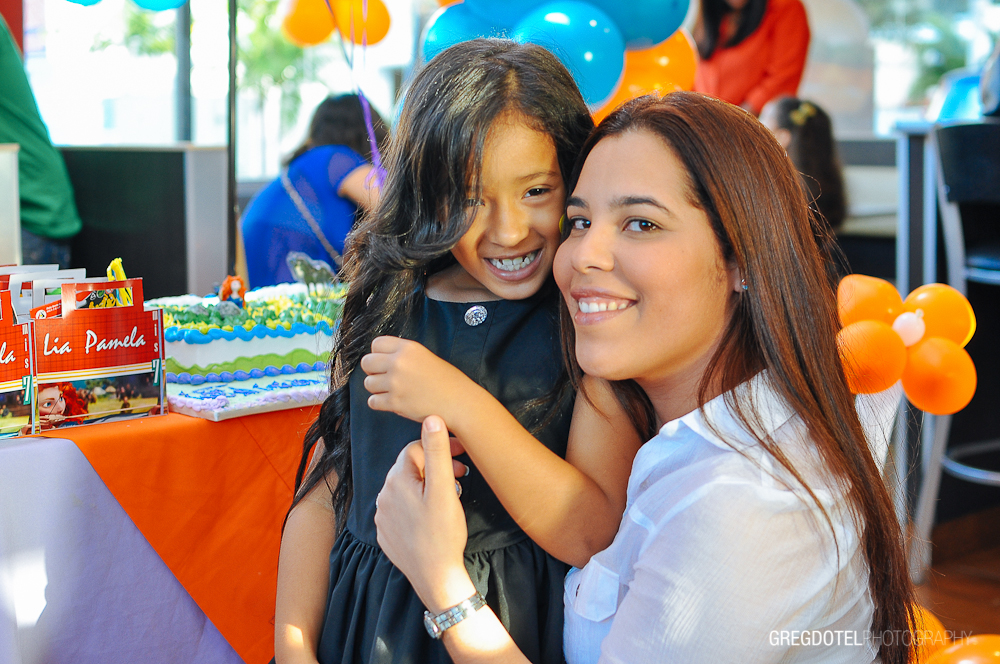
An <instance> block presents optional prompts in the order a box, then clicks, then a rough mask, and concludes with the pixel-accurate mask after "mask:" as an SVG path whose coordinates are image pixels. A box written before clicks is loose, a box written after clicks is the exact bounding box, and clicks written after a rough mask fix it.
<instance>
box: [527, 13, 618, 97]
mask: <svg viewBox="0 0 1000 664" xmlns="http://www.w3.org/2000/svg"><path fill="white" fill-rule="evenodd" d="M623 1H625V0H623ZM512 37H513V38H514V39H516V40H517V41H520V42H532V43H534V44H539V45H540V46H544V47H545V48H547V49H549V50H550V51H552V53H554V54H555V56H556V57H557V58H559V59H560V60H562V63H563V64H564V65H566V68H567V69H569V71H570V73H571V74H573V78H574V79H576V84H577V85H578V86H580V92H581V93H583V98H584V100H585V101H586V102H587V104H588V105H589V106H590V107H591V108H597V107H599V106H600V105H601V104H602V103H603V102H605V101H607V99H608V98H609V97H611V95H612V94H613V93H614V91H615V89H616V88H617V87H618V81H619V80H620V79H621V75H622V71H623V70H624V68H625V40H624V39H622V35H621V32H619V30H618V27H617V26H616V25H615V23H614V21H612V20H611V18H610V17H609V16H608V15H607V14H605V13H604V12H603V11H601V10H600V9H598V8H597V7H594V6H593V5H591V4H588V3H586V2H577V1H576V0H563V1H561V2H552V3H549V4H547V5H542V6H541V7H539V8H538V9H536V10H535V11H533V12H531V13H530V14H528V15H527V16H526V17H524V19H522V20H521V22H520V23H518V24H517V26H515V28H514V33H513V35H512Z"/></svg>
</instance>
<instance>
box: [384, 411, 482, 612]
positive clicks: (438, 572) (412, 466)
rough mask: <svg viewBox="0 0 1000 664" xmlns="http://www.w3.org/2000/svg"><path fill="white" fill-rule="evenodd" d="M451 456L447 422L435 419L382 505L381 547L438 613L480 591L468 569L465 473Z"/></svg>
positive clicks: (395, 474)
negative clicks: (459, 481) (458, 482)
mask: <svg viewBox="0 0 1000 664" xmlns="http://www.w3.org/2000/svg"><path fill="white" fill-rule="evenodd" d="M451 454H452V450H451V443H450V441H449V439H448V431H447V430H446V429H445V425H444V422H443V421H442V420H441V418H440V417H438V416H436V415H431V416H429V417H428V418H427V419H425V420H424V424H423V427H422V429H421V441H420V442H417V443H410V444H409V445H407V446H406V447H405V448H404V449H403V451H402V452H400V454H399V457H398V458H397V459H396V463H395V464H394V465H393V467H392V469H390V470H389V474H388V475H387V476H386V478H385V485H384V486H383V487H382V491H381V492H380V493H379V495H378V499H377V501H376V505H377V508H376V512H375V527H376V528H377V529H378V544H379V546H380V547H382V550H383V551H384V552H385V554H386V555H387V556H388V557H389V560H391V561H392V563H393V564H394V565H395V566H396V567H398V568H399V569H400V571H402V572H403V574H405V575H406V578H407V579H409V580H410V583H411V584H412V585H413V588H414V590H416V591H417V595H418V596H419V597H420V599H421V600H422V601H423V603H424V605H426V606H427V608H428V610H430V611H431V612H433V613H440V612H442V611H444V610H445V609H448V608H451V607H453V606H455V605H456V604H458V603H459V602H461V601H462V600H465V599H467V598H469V597H470V596H472V594H473V593H475V592H476V589H475V587H474V586H473V585H472V581H471V579H470V578H469V573H468V572H467V571H466V569H465V558H464V552H465V543H466V540H467V539H468V529H467V527H466V524H465V512H464V510H463V509H462V503H461V501H460V500H459V498H458V493H457V491H456V490H455V476H456V475H461V474H462V473H461V472H460V471H459V467H458V465H455V464H456V462H454V461H453V460H452V458H451ZM459 465H460V464H459Z"/></svg>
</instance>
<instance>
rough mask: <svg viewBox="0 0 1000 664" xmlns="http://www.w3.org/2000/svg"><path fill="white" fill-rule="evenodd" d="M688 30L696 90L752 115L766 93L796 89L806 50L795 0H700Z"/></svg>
mask: <svg viewBox="0 0 1000 664" xmlns="http://www.w3.org/2000/svg"><path fill="white" fill-rule="evenodd" d="M693 36H694V40H695V42H696V43H697V45H698V56H699V61H698V68H697V69H696V70H695V76H694V89H695V90H697V91H698V92H704V93H705V94H709V95H712V96H713V97H718V98H719V99H722V100H724V101H728V102H729V103H731V104H736V105H737V106H742V107H743V108H745V109H746V110H748V111H750V112H752V113H753V114H754V115H759V114H760V111H761V109H762V108H764V105H765V104H767V102H769V101H770V100H771V99H774V98H775V97H779V96H782V95H791V96H794V95H795V94H796V92H798V89H799V83H800V82H801V81H802V71H803V70H804V69H805V64H806V53H807V51H808V50H809V22H808V20H807V19H806V10H805V8H803V6H802V2H801V1H800V0H701V13H700V14H699V15H698V22H697V23H696V24H695V27H694V30H693Z"/></svg>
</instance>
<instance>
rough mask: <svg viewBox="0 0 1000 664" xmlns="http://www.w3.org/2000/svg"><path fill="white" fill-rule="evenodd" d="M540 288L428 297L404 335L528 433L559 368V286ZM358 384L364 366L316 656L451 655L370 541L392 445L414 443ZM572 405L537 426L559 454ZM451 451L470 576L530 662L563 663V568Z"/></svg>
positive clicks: (564, 401)
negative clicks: (515, 293)
mask: <svg viewBox="0 0 1000 664" xmlns="http://www.w3.org/2000/svg"><path fill="white" fill-rule="evenodd" d="M542 290H543V292H541V293H539V294H538V295H535V296H534V297H532V298H529V299H527V300H516V301H512V300H497V301H493V302H482V303H455V302H439V301H436V300H431V299H429V298H427V297H424V298H423V300H422V302H421V303H420V304H419V305H418V306H417V308H416V309H417V310H416V312H415V313H414V316H413V317H412V319H411V321H412V324H411V325H409V326H408V328H409V330H411V332H409V333H404V336H407V337H408V338H411V339H415V340H416V341H419V342H421V343H422V344H424V345H425V346H426V347H427V348H429V349H430V350H431V351H433V352H434V353H435V354H436V355H438V356H439V357H441V358H443V359H445V360H447V361H448V362H450V363H451V364H453V365H454V366H456V367H458V368H459V369H461V370H462V371H463V372H464V373H465V374H466V375H468V376H469V377H470V378H472V379H473V380H475V381H476V382H477V383H479V384H480V385H482V386H483V387H484V388H486V389H487V390H489V392H490V393H491V394H492V395H493V396H495V397H497V398H498V399H499V400H500V402H501V403H503V404H504V406H506V407H507V409H508V410H510V412H512V413H514V414H515V416H517V417H518V419H519V420H520V421H521V423H522V424H523V425H525V426H527V427H529V428H530V426H531V424H532V423H533V422H536V423H537V422H538V421H539V417H538V415H539V410H542V412H545V411H544V409H538V408H535V409H534V410H528V411H527V414H525V413H524V412H523V411H526V409H525V405H526V404H527V402H530V401H532V400H536V399H539V398H542V397H546V396H547V395H550V394H552V392H553V389H554V388H555V387H556V386H557V383H558V381H559V377H560V375H561V374H562V361H561V354H560V348H559V334H558V331H559V323H558V300H557V298H556V291H555V289H554V288H552V287H551V286H550V287H548V288H543V289H542ZM363 380H364V372H363V371H361V370H360V369H359V370H357V371H356V372H355V373H354V375H352V376H351V379H350V389H351V442H352V445H351V454H352V455H353V467H354V500H353V504H352V507H351V510H350V513H349V515H348V518H347V524H346V527H345V528H344V531H343V532H342V534H341V535H340V537H339V538H338V539H337V541H336V543H335V544H334V547H333V551H332V552H331V554H330V591H329V601H328V603H327V608H326V616H325V618H324V624H323V631H322V634H321V635H320V643H319V653H318V654H319V661H320V662H321V664H341V663H343V664H347V663H348V662H350V663H352V664H390V663H393V664H435V663H438V662H441V663H445V662H450V661H451V659H450V657H449V656H448V654H447V652H446V651H445V648H444V647H443V645H442V644H441V642H440V641H435V640H433V639H431V638H430V636H428V634H427V632H426V630H425V629H424V624H423V614H424V606H423V604H422V603H421V601H420V599H419V598H418V597H417V595H416V593H415V592H414V591H413V588H412V587H411V586H410V583H409V582H408V581H407V580H406V577H404V576H403V574H402V572H400V571H399V570H398V569H396V567H395V566H393V564H392V563H391V562H389V559H388V558H386V556H385V554H384V553H382V551H381V549H380V548H379V547H378V544H377V543H376V532H375V522H374V518H375V496H376V495H377V494H378V492H379V491H380V490H381V489H382V484H383V482H384V480H385V476H386V473H387V472H388V471H389V468H390V467H391V466H392V464H393V463H395V460H396V457H397V456H398V455H399V452H400V450H402V448H403V447H405V446H406V445H407V444H408V443H410V442H411V441H414V440H419V438H420V425H419V424H418V423H416V422H411V421H409V420H406V419H403V418H401V417H398V416H396V415H393V414H390V413H384V412H376V411H373V410H371V409H370V408H368V405H367V398H368V392H367V391H366V390H365V388H364V386H363ZM550 403H551V402H550ZM572 408H573V403H572V394H568V393H567V394H563V396H562V398H561V399H560V400H559V403H558V404H557V410H556V413H555V415H554V416H553V417H551V418H550V419H548V420H545V421H546V422H547V423H546V425H545V426H544V428H543V429H542V430H541V431H540V432H537V433H536V437H537V438H538V439H539V440H540V441H541V442H542V443H543V444H544V445H545V446H546V447H548V448H549V449H551V450H553V451H554V452H556V453H557V454H559V455H560V456H565V453H566V441H567V437H568V434H569V422H570V417H571V415H572ZM532 418H534V419H532ZM528 420H531V421H528ZM459 458H460V460H461V461H462V462H463V463H466V464H468V465H469V466H470V473H469V475H468V476H467V477H465V478H462V479H461V480H460V481H461V483H462V498H461V500H462V503H463V506H464V508H465V513H466V519H467V522H468V527H469V540H468V545H467V547H466V550H465V565H466V567H467V568H468V570H469V574H470V576H471V577H472V581H473V583H474V584H475V586H476V588H477V589H478V590H479V592H481V593H482V594H483V596H484V597H486V600H487V602H488V603H489V605H490V606H491V607H492V608H493V610H494V611H495V612H496V614H497V616H498V617H499V618H500V620H501V621H502V622H503V624H504V626H505V627H506V628H507V630H508V631H509V632H510V634H511V636H512V637H513V639H514V641H515V642H516V643H517V645H518V646H519V647H520V649H521V651H522V652H524V654H525V655H526V656H527V657H528V659H530V660H531V661H532V662H536V663H538V664H560V663H561V662H563V661H564V660H563V650H562V623H563V601H562V597H563V580H564V577H565V574H566V571H567V567H566V565H564V564H563V563H561V562H559V561H557V560H556V559H555V558H552V557H551V556H549V555H548V554H546V553H545V552H544V551H543V550H542V549H541V548H540V547H539V546H538V545H536V544H535V543H534V542H532V541H531V540H530V539H529V538H528V536H527V535H525V533H524V532H523V531H522V530H521V529H520V528H519V527H518V526H517V524H516V523H514V520H513V519H511V517H510V516H509V515H508V514H507V512H506V510H505V509H504V508H503V506H502V505H501V504H500V501H499V500H498V499H497V497H496V496H495V495H494V493H493V491H492V490H491V489H490V488H489V485H487V483H486V481H485V480H484V479H483V476H482V475H481V474H480V473H478V472H477V471H476V468H475V465H474V464H473V463H472V462H471V460H470V459H469V458H468V456H465V455H463V456H462V457H459ZM539 509H545V506H544V505H539Z"/></svg>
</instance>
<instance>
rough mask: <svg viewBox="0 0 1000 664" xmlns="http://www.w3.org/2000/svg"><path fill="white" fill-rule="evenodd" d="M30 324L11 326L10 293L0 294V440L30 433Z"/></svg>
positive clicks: (11, 308)
mask: <svg viewBox="0 0 1000 664" xmlns="http://www.w3.org/2000/svg"><path fill="white" fill-rule="evenodd" d="M31 351H32V345H31V324H30V323H23V324H21V325H18V324H16V323H15V322H14V307H13V306H12V304H11V297H10V291H0V438H8V437H10V436H18V435H21V434H22V433H29V432H30V431H31V430H32V422H33V417H34V409H33V408H32V407H31V397H32V392H33V390H32V352H31Z"/></svg>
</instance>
